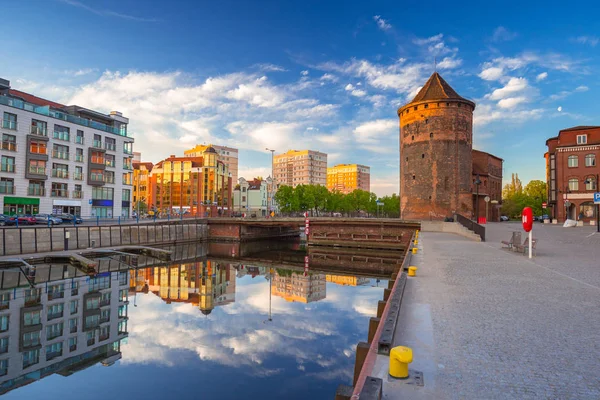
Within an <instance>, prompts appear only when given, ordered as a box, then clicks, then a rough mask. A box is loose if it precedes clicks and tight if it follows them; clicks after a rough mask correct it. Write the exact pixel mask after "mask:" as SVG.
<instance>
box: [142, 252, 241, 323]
mask: <svg viewBox="0 0 600 400" xmlns="http://www.w3.org/2000/svg"><path fill="white" fill-rule="evenodd" d="M131 275H132V276H131V287H132V288H134V291H135V292H138V293H149V292H151V293H153V294H154V295H156V296H158V297H160V298H161V299H162V300H164V301H165V302H166V303H167V304H170V303H190V304H192V305H194V306H195V307H198V308H199V310H200V311H201V312H202V314H204V315H208V314H210V313H211V312H212V310H213V309H214V308H215V307H218V306H224V305H227V304H230V303H233V302H234V301H235V276H236V269H235V267H234V266H233V265H231V264H225V263H218V262H214V261H211V260H205V261H197V262H193V263H187V264H177V265H172V266H168V267H154V268H145V269H140V270H138V271H131Z"/></svg>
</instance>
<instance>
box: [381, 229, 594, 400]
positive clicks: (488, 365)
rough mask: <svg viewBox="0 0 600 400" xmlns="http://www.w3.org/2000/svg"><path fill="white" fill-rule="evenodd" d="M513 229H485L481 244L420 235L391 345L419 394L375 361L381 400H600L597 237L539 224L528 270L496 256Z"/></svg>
mask: <svg viewBox="0 0 600 400" xmlns="http://www.w3.org/2000/svg"><path fill="white" fill-rule="evenodd" d="M518 229H521V226H520V224H516V223H500V224H490V225H489V226H488V232H487V238H488V241H487V242H486V243H477V242H472V241H469V240H468V239H464V238H462V237H460V236H457V235H452V234H443V233H422V234H421V237H420V244H419V247H420V248H421V249H422V250H421V251H420V254H418V255H417V256H416V258H415V262H414V263H413V264H416V265H418V267H419V270H418V276H417V278H411V279H409V280H408V283H407V286H406V290H405V297H404V300H403V303H402V308H401V311H400V313H401V315H400V326H399V327H398V329H397V333H396V337H395V345H405V346H409V347H411V348H412V349H413V354H414V362H413V363H412V364H411V366H410V367H411V369H415V370H418V371H422V372H423V373H424V382H425V385H424V386H423V387H418V386H414V385H409V384H406V383H403V382H399V381H395V380H391V379H390V378H388V377H387V362H388V358H387V357H383V356H378V360H377V362H376V369H375V371H376V372H375V373H374V375H378V376H381V377H384V398H386V399H599V398H600V234H595V235H591V234H592V233H593V229H592V228H590V227H586V228H562V227H560V226H552V225H543V224H538V225H536V226H535V227H534V229H535V233H534V237H537V238H539V239H540V242H539V246H538V256H537V257H536V258H535V259H534V260H533V261H530V260H528V259H527V258H526V257H524V256H522V255H518V254H515V253H510V252H508V251H506V250H501V249H500V247H501V246H500V240H508V239H509V238H510V236H511V232H512V231H513V230H518ZM377 371H378V372H377Z"/></svg>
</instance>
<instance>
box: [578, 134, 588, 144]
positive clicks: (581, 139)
mask: <svg viewBox="0 0 600 400" xmlns="http://www.w3.org/2000/svg"><path fill="white" fill-rule="evenodd" d="M586 143H587V135H577V144H586Z"/></svg>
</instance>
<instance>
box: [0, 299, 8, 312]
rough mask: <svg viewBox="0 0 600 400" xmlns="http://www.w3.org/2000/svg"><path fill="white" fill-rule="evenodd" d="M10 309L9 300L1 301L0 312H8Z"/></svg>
mask: <svg viewBox="0 0 600 400" xmlns="http://www.w3.org/2000/svg"><path fill="white" fill-rule="evenodd" d="M9 307H10V301H8V300H2V301H0V310H8V308H9Z"/></svg>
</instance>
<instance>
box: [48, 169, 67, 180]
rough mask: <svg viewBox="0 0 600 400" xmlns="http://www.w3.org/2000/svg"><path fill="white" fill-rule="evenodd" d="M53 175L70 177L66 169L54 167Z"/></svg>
mask: <svg viewBox="0 0 600 400" xmlns="http://www.w3.org/2000/svg"><path fill="white" fill-rule="evenodd" d="M52 176H53V177H54V178H64V179H68V178H69V171H66V170H64V169H53V170H52Z"/></svg>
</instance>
